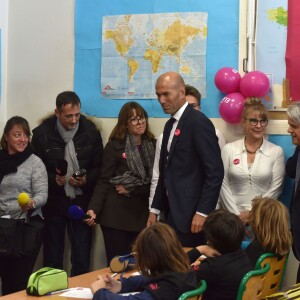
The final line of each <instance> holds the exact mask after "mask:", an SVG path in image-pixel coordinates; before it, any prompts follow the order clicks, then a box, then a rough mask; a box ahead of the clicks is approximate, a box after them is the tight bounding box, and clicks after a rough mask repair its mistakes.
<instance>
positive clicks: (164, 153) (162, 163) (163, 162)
mask: <svg viewBox="0 0 300 300" xmlns="http://www.w3.org/2000/svg"><path fill="white" fill-rule="evenodd" d="M175 121H176V119H175V118H173V117H172V118H170V119H169V120H168V121H167V123H166V125H165V128H164V132H163V140H162V144H161V153H160V160H159V169H160V174H161V175H162V176H163V195H164V196H163V211H164V215H165V218H167V216H168V215H169V211H170V205H169V199H168V196H167V187H166V177H165V176H166V167H167V162H168V154H169V153H168V149H167V147H168V141H169V137H170V133H171V131H172V128H173V125H174V123H175Z"/></svg>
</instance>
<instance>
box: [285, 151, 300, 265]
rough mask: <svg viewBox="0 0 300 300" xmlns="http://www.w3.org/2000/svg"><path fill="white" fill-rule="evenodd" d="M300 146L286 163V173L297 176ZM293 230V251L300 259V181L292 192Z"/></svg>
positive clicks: (292, 176) (291, 213) (291, 214)
mask: <svg viewBox="0 0 300 300" xmlns="http://www.w3.org/2000/svg"><path fill="white" fill-rule="evenodd" d="M299 150H300V148H299V147H297V148H296V150H295V153H294V155H293V156H291V157H290V158H289V159H288V160H287V162H286V165H285V170H286V173H287V175H288V176H289V177H291V178H295V177H296V168H297V158H298V153H299ZM290 216H291V231H292V235H293V252H294V255H295V257H296V258H297V259H298V260H300V182H299V183H298V186H297V191H296V192H294V191H293V193H292V201H291V205H290Z"/></svg>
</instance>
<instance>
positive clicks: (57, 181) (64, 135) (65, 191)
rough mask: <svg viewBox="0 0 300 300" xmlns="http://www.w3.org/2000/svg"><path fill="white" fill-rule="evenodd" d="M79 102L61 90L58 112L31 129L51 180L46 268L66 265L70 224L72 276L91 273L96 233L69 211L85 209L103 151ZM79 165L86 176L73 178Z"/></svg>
mask: <svg viewBox="0 0 300 300" xmlns="http://www.w3.org/2000/svg"><path fill="white" fill-rule="evenodd" d="M80 105H81V103H80V99H79V97H78V96H77V95H76V94H75V93H74V92H72V91H66V92H62V93H60V94H59V95H58V96H57V98H56V109H55V115H52V116H50V117H49V118H47V119H45V120H43V121H42V123H41V125H39V126H38V127H36V128H35V129H34V130H33V137H32V145H33V147H34V150H35V153H36V154H37V155H38V156H39V157H40V158H41V159H42V161H43V162H44V164H45V165H46V168H47V172H48V178H49V194H48V201H47V205H46V206H45V207H44V210H43V215H44V217H45V239H44V248H43V249H44V266H47V267H53V268H59V269H63V258H64V241H65V229H66V228H67V232H68V235H69V239H70V242H71V263H72V269H71V276H76V275H80V274H83V273H86V272H89V265H90V250H91V236H92V232H91V228H90V226H88V225H87V224H85V223H84V222H83V221H81V220H72V219H70V218H69V217H68V209H69V207H70V206H72V205H78V206H79V207H80V208H82V209H83V211H86V209H87V206H88V203H89V201H90V198H91V195H92V192H93V189H94V186H95V183H96V180H97V178H98V175H99V172H100V162H101V156H102V150H103V145H102V138H101V135H100V133H99V131H98V129H97V128H96V126H95V124H94V123H92V122H91V121H90V120H88V119H87V118H86V117H84V116H83V115H81V114H80ZM61 162H63V164H62V163H61ZM61 166H64V167H61ZM63 169H65V170H63ZM80 169H85V170H86V174H84V175H83V176H80V177H76V176H74V175H73V174H74V172H77V171H79V170H80ZM64 173H65V174H64Z"/></svg>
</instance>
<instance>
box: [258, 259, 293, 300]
mask: <svg viewBox="0 0 300 300" xmlns="http://www.w3.org/2000/svg"><path fill="white" fill-rule="evenodd" d="M288 256H289V253H287V254H286V255H283V256H278V255H275V254H274V253H264V254H262V255H261V256H260V257H259V258H258V260H257V262H256V265H255V269H260V268H262V267H264V266H265V265H266V264H269V265H270V270H269V272H268V274H267V277H266V281H265V285H264V288H263V291H262V295H263V297H266V296H269V295H271V294H274V293H276V292H277V291H278V290H280V289H281V286H282V280H283V277H284V274H285V269H286V265H287V260H288Z"/></svg>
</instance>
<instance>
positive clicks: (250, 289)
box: [237, 263, 270, 300]
mask: <svg viewBox="0 0 300 300" xmlns="http://www.w3.org/2000/svg"><path fill="white" fill-rule="evenodd" d="M269 270H270V265H269V264H268V263H267V264H265V266H264V267H263V268H260V269H258V270H253V271H249V272H248V273H246V274H245V275H244V277H243V279H242V281H241V283H240V287H239V290H238V295H237V300H260V299H262V289H263V287H264V284H265V280H266V276H267V273H268V271H269Z"/></svg>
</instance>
